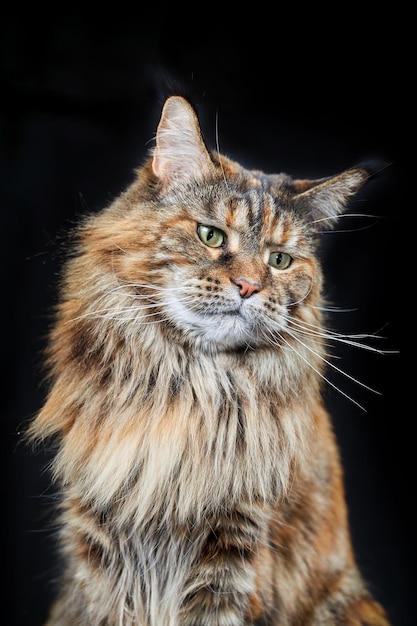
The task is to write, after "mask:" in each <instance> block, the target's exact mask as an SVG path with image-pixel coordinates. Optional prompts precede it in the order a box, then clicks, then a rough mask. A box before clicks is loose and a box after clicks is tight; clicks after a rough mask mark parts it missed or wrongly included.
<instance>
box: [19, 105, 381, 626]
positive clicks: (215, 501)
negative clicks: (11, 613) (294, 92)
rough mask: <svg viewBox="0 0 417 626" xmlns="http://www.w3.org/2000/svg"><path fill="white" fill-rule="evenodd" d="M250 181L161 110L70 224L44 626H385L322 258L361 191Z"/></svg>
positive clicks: (55, 381)
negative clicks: (49, 595) (358, 518)
mask: <svg viewBox="0 0 417 626" xmlns="http://www.w3.org/2000/svg"><path fill="white" fill-rule="evenodd" d="M368 176H369V172H368V171H367V170H366V169H365V168H361V167H358V168H355V169H352V170H349V171H347V172H344V173H343V174H340V175H339V176H336V177H333V178H329V179H323V180H320V181H305V180H297V181H294V180H292V179H291V178H290V177H289V176H286V175H284V174H280V175H276V176H267V175H265V174H263V173H261V172H253V171H247V170H244V169H243V168H242V167H240V166H239V165H238V164H237V163H235V162H233V161H231V160H229V159H228V158H226V157H224V156H220V155H218V154H216V153H211V152H209V151H208V150H207V149H206V147H205V145H204V143H203V140H202V137H201V134H200V130H199V126H198V121H197V118H196V116H195V114H194V112H193V110H192V108H191V107H190V106H189V104H188V103H187V102H186V101H185V100H183V99H182V98H180V97H173V98H170V99H168V100H167V102H166V104H165V107H164V110H163V114H162V117H161V121H160V124H159V127H158V132H157V139H156V147H155V150H154V153H153V157H151V158H150V159H149V160H148V161H147V162H146V163H145V165H144V166H143V167H142V168H141V169H140V170H139V171H138V175H137V179H136V181H135V182H134V183H133V184H132V185H131V187H130V188H129V189H128V190H127V191H126V192H125V193H124V194H122V195H121V196H120V198H119V199H118V200H116V201H115V202H114V204H113V205H112V206H111V207H109V208H108V209H106V210H105V211H103V212H101V213H99V214H97V215H94V216H91V217H89V218H87V219H86V220H85V222H84V223H83V224H82V225H81V227H80V229H79V232H78V234H77V241H76V244H75V249H74V254H73V256H72V258H71V259H70V260H69V262H68V265H67V269H66V273H65V275H64V279H63V282H62V288H61V299H60V303H59V306H58V310H57V320H56V324H55V326H54V328H53V329H52V332H51V338H50V348H49V360H48V363H49V366H50V368H51V379H52V381H51V390H50V393H49V397H48V399H47V402H46V404H45V406H44V408H43V409H42V410H41V412H40V414H39V415H38V416H37V418H36V420H35V421H34V422H33V424H32V425H31V428H30V436H31V437H32V438H33V439H34V440H39V439H43V438H46V437H49V436H54V437H56V439H57V442H58V451H57V455H56V459H55V461H54V465H53V470H54V475H55V477H56V479H57V480H58V481H59V482H60V484H61V486H62V492H63V502H62V518H61V519H62V537H61V538H62V552H63V556H64V559H65V562H66V569H65V572H64V575H63V579H62V581H61V584H60V586H59V588H58V599H57V602H56V604H55V606H54V607H53V609H52V612H51V617H50V620H49V621H48V626H134V625H137V626H139V625H140V626H238V625H244V624H247V625H249V624H259V625H261V624H263V625H269V626H309V625H311V626H313V625H314V626H318V625H323V626H324V625H327V626H330V625H332V626H333V625H335V624H344V625H352V626H353V625H368V626H370V625H375V626H377V625H379V626H386V625H387V624H388V621H387V618H386V616H385V613H384V611H383V609H382V608H381V607H380V606H379V605H378V604H377V603H376V602H374V601H373V600H372V598H371V596H370V594H369V593H368V591H367V588H366V586H365V584H364V582H363V580H362V578H361V575H360V573H359V572H358V569H357V566H356V563H355V559H354V555H353V552H352V547H351V540H350V535H349V530H348V524H347V512H346V505H345V498H344V491H343V476H342V470H341V463H340V460H339V455H338V448H337V444H336V442H335V438H334V435H333V431H332V427H331V423H330V420H329V416H328V415H327V412H326V410H325V408H324V403H323V400H322V398H321V387H322V375H321V374H322V373H323V371H324V366H325V365H326V360H327V358H328V357H327V356H326V345H325V344H326V339H327V338H329V333H328V332H327V333H326V332H325V331H324V330H322V328H323V321H322V307H323V302H322V296H321V290H322V275H321V269H320V266H319V263H318V260H317V253H316V246H317V239H318V234H319V232H320V230H321V229H322V228H323V227H327V228H329V227H331V225H332V224H333V223H334V221H335V220H336V218H337V215H338V214H339V213H340V212H341V211H342V209H343V206H344V204H345V203H346V201H347V199H348V198H349V196H350V195H351V194H353V193H355V192H356V191H357V190H358V189H359V187H360V186H361V185H362V184H363V183H364V182H365V181H366V180H367V178H368Z"/></svg>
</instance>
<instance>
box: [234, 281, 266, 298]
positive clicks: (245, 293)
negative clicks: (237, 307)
mask: <svg viewBox="0 0 417 626" xmlns="http://www.w3.org/2000/svg"><path fill="white" fill-rule="evenodd" d="M230 280H231V281H232V283H234V284H235V285H237V286H238V287H239V293H240V295H241V297H242V298H250V297H251V295H252V294H253V293H256V292H257V291H261V289H262V285H261V283H257V282H256V281H254V280H250V279H249V278H245V277H244V276H238V277H237V278H231V279H230Z"/></svg>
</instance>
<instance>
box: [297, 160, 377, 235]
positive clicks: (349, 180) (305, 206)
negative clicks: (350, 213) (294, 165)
mask: <svg viewBox="0 0 417 626" xmlns="http://www.w3.org/2000/svg"><path fill="white" fill-rule="evenodd" d="M372 174H373V172H372V171H371V170H370V169H369V168H367V167H365V166H362V165H361V166H358V167H355V168H352V169H349V170H346V171H345V172H343V173H342V174H338V175H337V176H332V177H329V178H322V179H319V180H310V181H309V180H296V181H294V189H295V191H296V192H298V193H297V194H296V196H295V198H294V199H295V203H296V206H297V205H298V206H300V208H302V210H303V212H304V214H306V213H310V214H311V218H312V221H313V222H314V223H315V224H316V225H317V226H318V228H319V229H321V228H323V227H327V228H332V227H333V226H334V222H335V221H336V219H337V217H338V216H339V215H340V214H341V213H343V211H344V209H345V206H346V204H347V202H348V200H349V199H350V198H351V197H352V196H353V195H354V194H355V193H357V192H358V191H359V189H360V188H361V187H362V185H364V184H365V182H366V181H367V180H368V179H369V178H370V176H371V175H372Z"/></svg>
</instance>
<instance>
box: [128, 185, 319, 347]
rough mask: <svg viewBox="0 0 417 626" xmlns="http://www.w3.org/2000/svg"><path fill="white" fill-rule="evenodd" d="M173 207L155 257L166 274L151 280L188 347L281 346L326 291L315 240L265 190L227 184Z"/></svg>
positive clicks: (187, 197)
mask: <svg viewBox="0 0 417 626" xmlns="http://www.w3.org/2000/svg"><path fill="white" fill-rule="evenodd" d="M169 204H171V207H172V217H171V219H169V220H168V221H167V222H166V223H165V224H164V225H162V227H161V235H160V238H159V240H158V241H157V242H156V245H157V249H156V251H155V255H154V257H153V258H154V261H155V263H156V265H159V263H160V262H162V263H163V267H162V268H160V269H158V270H157V271H151V272H150V275H153V276H155V279H154V286H155V293H154V296H155V299H156V300H157V301H158V302H159V304H160V306H161V309H162V311H163V314H164V318H165V320H166V322H167V323H168V325H172V326H174V327H175V328H176V329H178V330H180V332H181V335H182V336H183V337H184V338H185V339H186V340H187V341H191V342H192V343H194V344H196V345H197V346H198V347H199V348H201V349H203V350H207V351H218V350H222V349H244V348H246V347H257V346H260V345H268V344H275V343H277V342H278V341H279V337H280V334H281V333H282V332H283V331H284V330H285V329H286V328H288V326H290V327H291V319H292V318H293V317H294V316H297V315H299V312H300V310H301V309H304V314H305V315H306V316H307V317H309V315H308V313H307V312H306V311H307V309H308V306H309V304H310V303H311V300H312V299H313V298H315V297H316V295H317V293H316V292H317V289H314V290H313V284H314V282H316V285H319V284H320V275H319V272H318V268H317V266H316V263H315V260H314V257H313V254H312V243H311V239H310V238H309V237H307V236H306V232H305V230H306V229H305V228H304V229H303V226H302V222H301V221H300V220H297V219H295V217H294V215H291V213H290V211H287V210H283V207H282V203H281V205H280V203H279V202H277V199H276V198H274V196H273V195H272V194H270V193H268V192H266V191H264V190H263V189H262V187H261V185H254V186H252V187H251V188H249V189H247V190H245V191H243V190H241V191H239V189H234V190H233V192H231V191H230V185H229V187H227V185H225V184H224V183H223V182H221V181H220V182H219V183H217V184H210V185H207V186H206V187H203V186H198V193H195V190H193V189H191V188H189V190H188V194H186V193H184V192H183V193H182V195H181V203H178V202H176V201H175V197H174V198H171V199H170V201H169ZM132 278H133V277H132ZM312 291H313V294H312Z"/></svg>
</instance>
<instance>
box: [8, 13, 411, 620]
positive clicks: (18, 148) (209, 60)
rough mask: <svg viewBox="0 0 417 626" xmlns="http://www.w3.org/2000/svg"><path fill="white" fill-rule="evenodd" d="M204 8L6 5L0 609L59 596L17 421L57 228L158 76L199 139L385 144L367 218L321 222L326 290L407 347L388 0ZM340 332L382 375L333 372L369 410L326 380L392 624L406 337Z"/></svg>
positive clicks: (34, 393) (134, 146)
mask: <svg viewBox="0 0 417 626" xmlns="http://www.w3.org/2000/svg"><path fill="white" fill-rule="evenodd" d="M201 8H203V7H201ZM208 9H210V10H208ZM112 10H113V11H114V7H112ZM137 10H140V9H139V7H138V9H137ZM199 10H200V9H199ZM205 10H206V11H207V12H208V13H210V15H204V16H203V15H201V14H200V13H197V12H196V11H197V7H195V8H194V9H193V10H192V11H191V9H190V13H188V14H187V12H185V11H184V12H182V13H181V12H179V11H178V10H177V11H178V12H175V11H173V10H172V9H171V13H170V14H168V13H167V12H166V8H164V5H155V6H154V7H149V6H147V7H146V12H145V16H144V15H143V14H142V11H141V14H140V15H137V11H136V12H135V13H129V12H126V13H125V14H121V13H118V14H114V13H112V14H110V13H109V14H107V13H105V12H103V11H104V9H103V7H101V9H100V13H99V14H96V15H91V17H85V16H82V15H81V11H80V13H79V14H74V15H71V14H69V13H68V12H67V10H66V9H64V8H62V9H61V10H60V14H59V15H58V14H53V13H52V14H51V13H50V14H49V15H45V16H42V15H41V14H39V13H33V14H29V13H28V12H27V10H26V11H25V12H24V13H23V11H21V10H20V9H16V10H15V11H13V10H9V11H8V12H7V14H6V15H3V19H2V21H1V24H0V29H1V30H0V32H1V42H0V43H1V47H2V53H1V84H2V96H1V99H0V111H1V118H0V128H1V145H0V149H1V179H0V180H1V191H0V193H1V235H2V236H1V243H2V245H1V252H2V259H1V270H2V281H1V286H2V289H1V298H2V300H1V302H2V306H1V309H0V310H1V314H2V318H1V331H2V337H1V346H2V360H1V363H2V375H1V380H2V389H3V393H2V413H3V415H2V418H1V434H2V456H1V458H2V461H3V467H2V476H3V489H2V515H1V517H2V521H3V533H4V534H3V539H2V545H3V554H4V558H3V561H2V562H3V566H2V571H3V582H2V591H3V593H4V594H5V597H4V599H3V600H2V609H1V615H2V620H1V621H2V624H3V625H4V626H17V625H19V626H21V625H22V626H40V625H41V624H42V620H44V619H45V616H46V611H47V606H48V603H49V601H50V599H51V596H52V589H51V584H50V578H51V573H53V572H54V571H55V570H54V568H55V566H56V563H55V560H54V556H53V554H54V553H53V550H54V542H55V535H54V529H53V528H52V529H51V528H50V523H51V519H50V512H49V511H50V506H51V505H53V494H52V491H51V489H50V488H49V487H48V484H49V480H48V475H47V474H46V473H45V471H44V467H45V464H46V463H47V461H48V460H49V457H48V454H47V452H44V451H39V452H37V453H36V454H35V452H33V451H31V450H29V449H28V448H27V446H25V445H24V444H23V443H22V436H21V434H19V433H21V431H22V430H23V429H24V427H25V424H26V423H27V420H29V419H31V418H32V416H33V415H34V414H35V413H36V411H37V410H38V409H39V408H40V406H41V405H42V401H43V399H44V394H45V389H44V388H43V387H42V376H41V371H40V364H41V351H42V349H43V347H44V336H45V333H46V331H47V328H48V314H49V311H50V308H51V306H52V304H53V303H54V301H55V281H56V277H57V271H58V268H59V265H60V255H59V252H58V251H59V247H60V242H61V240H62V237H63V236H64V235H63V233H64V232H65V230H66V229H68V228H70V227H71V224H72V223H73V221H74V220H75V219H76V218H77V215H79V214H80V213H82V212H83V211H84V210H90V211H95V210H99V209H100V208H101V207H103V206H105V205H107V204H109V203H110V202H111V200H112V199H113V198H114V197H116V196H117V195H118V194H119V193H120V192H121V191H122V190H123V189H124V187H125V186H126V185H127V184H129V183H130V181H131V180H132V178H133V170H134V168H135V167H137V166H138V165H140V164H141V163H142V162H143V160H144V158H145V156H146V154H147V150H148V149H149V148H150V146H151V145H152V139H153V137H154V133H155V129H156V125H157V122H158V119H159V115H160V111H161V108H162V104H163V100H164V97H165V94H166V93H167V90H170V89H172V88H173V87H174V88H175V86H178V87H181V89H182V90H184V89H185V90H186V91H187V92H189V93H190V94H191V95H192V97H193V101H194V103H195V104H196V106H197V109H198V112H199V114H200V119H201V122H202V127H203V131H204V134H205V138H206V141H207V143H208V145H209V146H210V147H215V145H216V140H217V138H218V141H219V147H220V150H221V151H222V152H224V153H226V154H228V155H229V156H231V157H233V158H236V159H237V160H239V159H240V160H241V162H242V163H243V164H244V165H246V166H248V167H253V168H257V169H264V170H265V171H267V172H280V171H286V172H287V173H290V174H293V175H297V176H312V177H316V176H326V175H330V174H335V173H338V172H339V171H342V170H343V169H345V168H348V167H350V166H352V165H355V164H357V163H359V162H361V161H364V160H368V159H378V160H380V161H381V162H382V163H383V164H384V165H383V167H382V171H381V175H380V176H379V178H377V179H376V180H374V181H371V182H370V183H369V184H368V185H367V186H366V187H365V188H364V189H363V190H362V191H361V192H360V194H359V196H358V198H357V200H355V201H354V202H352V204H351V205H350V211H351V212H352V213H366V214H367V215H371V216H374V217H367V218H354V217H348V218H344V219H342V220H341V221H340V225H339V229H338V232H335V233H330V234H325V235H323V261H324V263H325V264H326V268H327V272H326V273H327V281H326V289H327V293H328V294H329V296H330V297H331V299H332V300H333V301H334V303H335V304H337V305H338V306H339V307H340V308H341V309H351V311H350V312H344V313H343V312H340V313H337V314H335V315H334V316H333V318H332V326H333V328H335V329H336V330H338V331H339V332H350V333H361V332H364V333H371V334H372V333H376V334H379V335H382V336H383V337H384V339H381V340H373V341H372V342H371V343H372V345H374V346H376V347H378V348H380V349H382V350H387V351H390V350H400V338H399V325H400V320H399V317H400V313H401V320H402V322H403V324H407V326H411V324H412V321H411V320H412V313H411V311H410V309H409V306H410V305H409V304H407V296H406V294H405V292H404V291H403V289H402V288H400V286H399V285H400V284H402V282H403V280H404V279H402V281H401V280H400V278H399V276H400V275H404V271H405V268H404V264H405V263H404V257H403V252H402V249H401V242H402V241H403V240H404V233H402V230H403V231H404V230H405V231H406V230H407V229H408V228H409V227H408V226H406V225H405V224H406V221H405V213H404V201H403V198H402V195H403V188H404V177H403V170H402V165H401V159H400V142H402V141H404V139H405V140H407V137H408V133H409V129H408V128H407V117H406V115H405V110H404V107H403V103H404V104H405V103H406V101H408V97H407V93H406V91H405V87H404V85H403V83H402V79H401V76H402V73H401V72H399V64H401V63H402V59H401V54H402V52H401V51H403V53H404V54H405V45H406V44H405V41H404V40H403V39H402V38H401V37H400V39H399V40H398V39H396V43H395V45H394V43H393V40H394V39H395V38H396V37H397V35H396V32H397V23H396V19H395V14H393V13H392V11H390V13H389V15H384V14H381V13H379V14H376V15H375V14H373V15H372V14H371V15H369V14H368V18H367V19H366V20H365V17H364V15H363V14H362V13H363V12H362V11H361V10H360V9H359V8H358V7H356V8H354V6H353V5H349V10H348V8H347V7H346V6H345V5H341V6H340V7H339V8H338V9H337V10H336V9H335V11H334V12H332V13H329V12H326V13H323V14H319V13H317V12H316V13H313V12H311V13H308V11H307V12H306V10H305V9H301V7H300V6H298V5H296V6H294V8H293V10H291V11H290V10H289V9H288V8H287V9H286V10H284V9H283V8H282V7H277V8H276V9H275V10H274V12H273V13H271V12H270V10H269V9H267V7H266V5H261V4H260V5H259V6H258V7H254V6H251V7H249V8H248V12H247V14H246V15H244V14H243V13H242V12H243V8H242V7H240V8H238V7H237V6H236V7H235V8H234V9H232V15H231V16H229V22H228V23H227V24H226V23H225V22H224V19H225V16H224V15H223V14H222V13H223V12H224V11H225V6H218V5H216V6H212V7H206V8H205ZM381 10H382V9H381ZM230 17H231V18H232V19H230ZM401 229H402V230H401ZM342 230H343V231H344V232H341V231H342ZM333 351H334V352H336V353H337V355H338V356H340V359H337V360H335V361H334V363H335V365H337V366H338V367H340V368H341V369H343V370H346V371H348V372H349V373H350V374H351V375H352V376H354V377H355V378H357V379H359V380H360V381H363V382H364V383H365V384H367V385H369V386H370V387H372V388H373V389H375V390H377V391H378V392H379V394H378V393H374V392H372V391H368V390H365V389H363V388H362V387H360V386H359V385H357V384H355V383H353V382H351V381H349V379H347V378H345V377H343V376H340V375H337V373H329V377H330V378H331V381H332V382H333V383H334V384H335V385H337V386H338V387H340V389H341V390H342V391H343V392H345V393H346V394H348V395H350V396H351V397H353V398H354V399H355V400H356V401H358V402H359V403H360V404H361V405H362V406H363V407H364V409H365V410H362V409H360V408H358V407H357V406H356V405H355V404H354V403H353V402H351V401H350V400H348V399H347V398H346V397H345V396H343V395H342V394H341V393H339V392H337V391H335V390H334V389H332V388H331V387H330V386H329V387H328V391H327V393H326V400H327V402H328V405H329V407H330V408H331V410H332V412H333V414H334V424H335V429H336V433H337V435H338V438H339V442H340V447H341V454H342V459H343V463H344V466H345V475H346V490H347V498H348V502H349V506H350V519H351V525H352V534H353V541H354V546H355V550H356V553H357V557H358V561H359V564H360V566H361V569H362V571H363V573H364V576H365V577H366V578H367V580H368V581H369V583H370V586H371V588H372V590H373V592H374V594H375V596H376V597H377V598H378V599H379V600H380V601H381V602H383V604H384V605H385V607H386V609H387V612H388V614H389V616H390V618H391V620H392V623H393V625H394V626H411V625H412V624H414V623H415V618H414V611H413V609H412V604H413V601H414V595H413V590H414V584H413V578H414V552H415V542H414V536H413V535H414V532H415V525H414V524H413V522H414V517H413V516H414V507H413V505H412V498H413V497H414V493H413V490H414V482H413V480H412V478H411V472H412V471H413V469H412V468H413V461H414V453H413V442H412V438H413V435H412V430H411V422H412V415H411V418H410V413H411V409H407V410H405V409H404V408H402V409H400V406H401V407H404V405H406V406H408V404H407V402H406V392H405V389H404V387H405V384H403V382H402V372H401V370H400V368H401V366H400V362H401V361H400V359H401V356H400V355H398V354H395V355H394V354H385V355H381V354H371V353H367V352H365V351H364V350H360V349H357V348H351V349H348V348H343V347H342V346H339V347H337V349H336V348H335V349H334V350H333ZM400 398H401V401H400ZM413 413H415V411H414V412H413Z"/></svg>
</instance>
